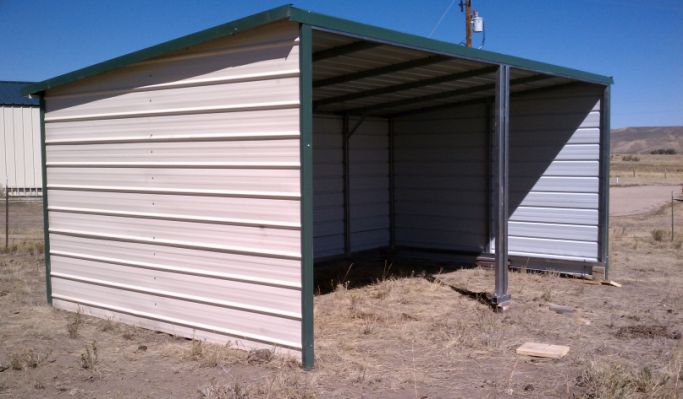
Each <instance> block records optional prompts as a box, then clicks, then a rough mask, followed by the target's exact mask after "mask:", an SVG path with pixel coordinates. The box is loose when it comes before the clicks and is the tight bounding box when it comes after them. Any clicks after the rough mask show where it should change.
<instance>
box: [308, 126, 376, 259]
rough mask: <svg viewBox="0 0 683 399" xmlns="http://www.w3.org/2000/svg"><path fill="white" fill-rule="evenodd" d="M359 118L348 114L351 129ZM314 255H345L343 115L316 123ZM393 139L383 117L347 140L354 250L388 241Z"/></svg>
mask: <svg viewBox="0 0 683 399" xmlns="http://www.w3.org/2000/svg"><path fill="white" fill-rule="evenodd" d="M357 122H358V120H357V119H355V118H350V121H349V128H353V127H354V126H356V124H357ZM313 131H314V132H313V135H314V136H313V145H314V151H313V163H314V165H315V166H314V173H313V175H314V185H313V186H314V190H315V200H314V207H315V210H314V214H315V217H314V219H315V228H314V235H315V238H314V248H315V256H316V257H327V256H334V255H340V254H343V253H344V169H343V167H344V166H343V157H344V154H343V132H342V118H341V117H339V116H330V115H316V116H315V119H314V123H313ZM388 149H389V138H388V122H387V121H386V120H385V119H379V118H368V119H366V120H364V121H363V122H362V124H361V125H360V126H359V127H358V129H357V130H356V131H355V132H354V133H353V135H352V136H351V138H350V139H349V160H350V167H349V176H350V222H349V226H350V229H351V243H350V244H351V248H350V249H351V251H352V252H354V251H363V250H367V249H374V248H381V247H386V246H388V245H389V152H388Z"/></svg>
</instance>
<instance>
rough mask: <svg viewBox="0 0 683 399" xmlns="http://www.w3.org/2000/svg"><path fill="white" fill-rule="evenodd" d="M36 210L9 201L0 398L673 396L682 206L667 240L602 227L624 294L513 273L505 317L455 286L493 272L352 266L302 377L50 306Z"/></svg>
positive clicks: (291, 369)
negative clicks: (530, 350) (547, 348)
mask: <svg viewBox="0 0 683 399" xmlns="http://www.w3.org/2000/svg"><path fill="white" fill-rule="evenodd" d="M3 205H4V204H3ZM40 212H41V208H40V205H39V204H36V203H22V204H12V215H13V217H14V218H15V220H17V219H19V220H20V221H21V220H23V221H24V222H21V223H19V225H20V226H23V227H21V228H20V229H18V230H17V231H15V233H16V234H21V235H20V236H18V237H19V238H18V239H17V240H16V241H13V242H12V243H11V245H10V250H9V252H8V253H3V254H0V398H5V397H6V398H33V397H35V398H240V399H245V398H495V397H499V398H505V397H511V398H514V397H523V398H547V397H558V398H567V397H569V398H575V397H577V398H612V397H615V398H617V397H625V398H630V397H648V398H649V397H662V398H677V397H683V381H681V378H682V377H681V369H682V368H683V341H682V340H681V333H682V332H683V306H681V298H683V273H682V271H683V257H682V256H681V255H683V249H682V248H681V245H682V243H683V234H682V233H683V223H682V222H683V204H681V203H679V204H678V206H677V210H676V216H677V220H678V222H677V226H678V229H679V231H680V232H681V233H677V235H676V237H675V239H674V240H673V241H671V237H670V235H669V233H668V230H667V229H668V228H669V226H670V224H669V223H670V222H669V217H670V216H669V215H670V214H669V212H670V208H669V207H668V206H664V207H661V208H659V209H657V210H655V211H651V212H649V213H644V214H638V215H630V216H622V217H613V218H612V226H611V229H610V235H611V262H612V266H613V268H612V271H611V275H610V278H611V279H613V280H615V281H617V282H619V283H621V284H622V285H623V287H622V288H617V287H613V286H607V285H595V284H591V282H589V281H585V280H579V279H570V278H564V277H560V276H558V275H554V274H536V273H531V272H513V273H511V276H510V289H511V293H512V296H513V298H514V306H513V307H512V309H511V310H510V311H509V312H507V313H503V314H497V313H493V312H491V310H490V309H489V308H488V307H487V306H486V305H484V304H482V303H480V302H479V301H477V300H476V299H473V298H472V297H469V296H466V295H462V294H461V293H458V292H456V290H454V287H455V288H457V289H458V290H463V289H464V290H469V291H472V292H482V291H489V290H491V288H492V282H493V274H492V272H491V271H490V270H485V269H481V268H473V269H462V270H456V271H450V272H442V273H438V274H436V275H435V276H434V277H435V279H428V278H425V277H424V276H423V275H422V273H421V271H420V269H419V268H416V269H415V273H414V275H413V277H408V278H397V277H394V276H393V274H394V273H393V271H394V270H393V266H392V267H391V268H390V267H389V266H387V268H386V269H385V271H386V272H385V273H383V274H384V276H381V275H380V276H378V277H375V280H373V281H371V284H367V282H368V281H366V280H364V281H363V284H359V281H360V280H363V279H365V277H360V274H357V272H355V271H353V270H357V269H358V265H356V266H354V268H352V272H350V273H349V274H348V275H346V278H345V279H344V278H337V279H336V280H337V281H333V282H332V284H330V285H331V286H333V287H336V289H334V290H333V291H332V292H329V293H327V294H320V295H318V296H316V299H315V317H316V325H315V334H316V357H317V360H316V361H317V368H316V370H315V371H313V372H304V371H302V370H301V369H300V368H299V367H298V365H297V364H296V362H294V361H292V360H291V359H286V358H282V357H280V356H278V354H277V352H276V353H275V354H274V355H272V354H270V353H264V352H259V353H249V352H246V351H243V350H239V349H238V348H234V347H231V346H230V345H226V346H217V345H209V344H204V343H201V342H198V341H192V340H187V339H183V338H178V337H173V336H170V335H167V334H161V333H155V332H153V331H148V330H144V329H138V328H132V327H129V326H125V325H122V324H118V323H116V322H114V321H110V320H99V319H94V318H90V317H86V316H79V315H76V314H70V313H66V312H62V311H57V310H54V309H52V308H50V307H47V306H46V305H45V292H44V283H43V281H44V280H43V278H44V275H43V273H44V269H43V254H42V243H41V242H40V240H39V238H40V232H39V220H40ZM36 215H37V216H36ZM22 218H23V219H22ZM36 221H38V223H36ZM22 223H23V224H22ZM30 238H34V239H30ZM2 244H4V243H0V245H2ZM404 270H405V269H404ZM361 274H362V273H361ZM409 274H410V273H409ZM342 277H343V276H342ZM354 278H357V279H358V281H356V282H354ZM354 287H357V288H354ZM550 304H560V305H568V306H571V307H572V308H573V309H575V312H573V313H569V314H558V313H555V312H554V311H552V310H550V309H549V305H550ZM526 341H538V342H546V343H552V344H561V345H568V346H569V347H570V348H571V350H570V352H569V354H568V355H567V356H566V357H564V358H563V359H560V360H544V359H537V358H530V357H526V356H520V355H517V354H516V353H515V349H516V348H517V347H518V346H519V345H521V344H522V343H524V342H526Z"/></svg>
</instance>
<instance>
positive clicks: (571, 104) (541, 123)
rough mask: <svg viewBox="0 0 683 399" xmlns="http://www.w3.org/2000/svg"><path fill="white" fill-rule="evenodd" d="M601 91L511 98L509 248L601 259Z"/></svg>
mask: <svg viewBox="0 0 683 399" xmlns="http://www.w3.org/2000/svg"><path fill="white" fill-rule="evenodd" d="M599 99H600V90H597V89H595V88H592V87H589V86H585V87H576V88H571V89H563V90H555V91H548V92H546V93H543V94H537V95H534V96H529V97H524V98H513V100H512V103H511V110H510V128H511V132H510V147H511V148H510V159H511V164H510V189H511V216H510V225H509V229H510V230H509V235H510V236H509V240H510V241H509V251H510V253H511V254H515V255H524V256H531V257H534V256H536V257H550V258H555V259H565V260H583V261H596V260H597V258H598V253H597V250H598V184H599V157H600V144H599V127H600V111H599V109H600V104H599Z"/></svg>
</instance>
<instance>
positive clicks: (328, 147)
mask: <svg viewBox="0 0 683 399" xmlns="http://www.w3.org/2000/svg"><path fill="white" fill-rule="evenodd" d="M342 145H343V133H342V118H341V117H338V116H332V115H318V114H316V115H315V116H314V118H313V191H314V194H313V207H314V209H313V222H314V226H313V236H314V237H313V250H314V254H315V257H316V258H321V257H328V256H335V255H340V254H343V253H344V164H343V158H344V154H343V150H342Z"/></svg>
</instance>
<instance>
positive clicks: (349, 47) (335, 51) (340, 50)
mask: <svg viewBox="0 0 683 399" xmlns="http://www.w3.org/2000/svg"><path fill="white" fill-rule="evenodd" d="M380 45H381V44H380V43H376V42H368V41H365V40H363V41H357V42H353V43H349V44H344V45H342V46H337V47H332V48H328V49H325V50H320V51H316V52H315V53H313V62H317V61H323V60H327V59H330V58H334V57H341V56H342V55H347V54H351V53H355V52H357V51H363V50H369V49H372V48H375V47H377V46H380Z"/></svg>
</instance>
